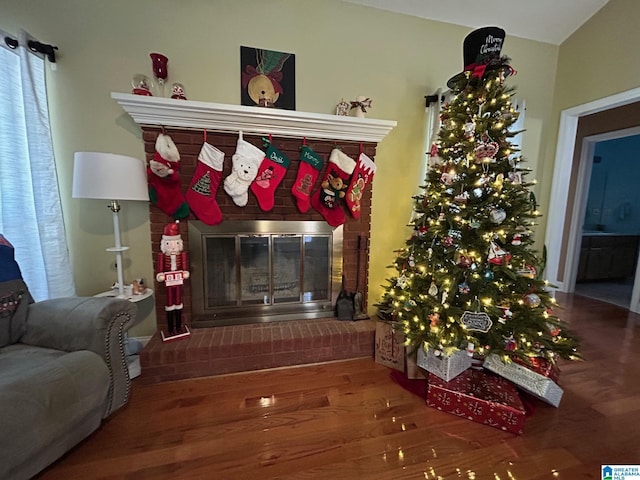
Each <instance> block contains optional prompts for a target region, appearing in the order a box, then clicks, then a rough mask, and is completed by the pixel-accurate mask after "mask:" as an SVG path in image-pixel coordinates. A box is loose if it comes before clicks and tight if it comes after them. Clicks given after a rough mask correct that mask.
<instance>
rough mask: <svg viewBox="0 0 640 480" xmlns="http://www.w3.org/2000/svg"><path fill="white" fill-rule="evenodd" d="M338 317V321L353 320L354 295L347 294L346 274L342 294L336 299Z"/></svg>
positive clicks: (341, 289)
mask: <svg viewBox="0 0 640 480" xmlns="http://www.w3.org/2000/svg"><path fill="white" fill-rule="evenodd" d="M336 317H338V320H353V294H352V293H347V291H346V290H345V288H344V273H343V274H342V286H341V288H340V293H339V294H338V298H337V299H336Z"/></svg>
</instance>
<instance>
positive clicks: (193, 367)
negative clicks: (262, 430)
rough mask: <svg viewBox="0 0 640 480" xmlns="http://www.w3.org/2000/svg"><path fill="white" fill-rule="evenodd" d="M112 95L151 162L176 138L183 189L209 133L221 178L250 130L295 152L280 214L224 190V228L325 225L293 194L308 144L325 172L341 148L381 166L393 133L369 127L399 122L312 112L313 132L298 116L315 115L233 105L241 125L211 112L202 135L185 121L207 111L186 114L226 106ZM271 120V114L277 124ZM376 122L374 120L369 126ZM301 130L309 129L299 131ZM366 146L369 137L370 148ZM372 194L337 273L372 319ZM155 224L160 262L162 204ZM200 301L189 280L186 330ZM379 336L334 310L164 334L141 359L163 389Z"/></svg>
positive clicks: (257, 138)
mask: <svg viewBox="0 0 640 480" xmlns="http://www.w3.org/2000/svg"><path fill="white" fill-rule="evenodd" d="M112 96H113V97H114V98H115V99H116V100H117V101H118V102H119V103H120V104H121V106H123V108H125V110H126V111H127V113H129V114H130V115H131V116H132V118H134V120H135V121H136V123H138V124H140V126H141V128H142V133H143V134H142V139H143V141H144V148H145V153H146V157H147V160H149V159H151V158H152V157H153V154H154V151H155V140H156V137H157V135H158V134H159V133H160V132H162V131H163V130H164V132H165V133H166V134H168V135H170V136H171V138H172V139H173V141H174V142H175V144H176V146H177V147H178V150H179V152H180V156H181V162H180V178H181V182H182V191H183V192H185V191H186V190H187V188H188V186H189V182H190V180H191V178H192V177H193V174H194V171H195V167H196V164H197V157H198V154H199V152H200V149H201V147H202V144H203V141H204V140H205V135H206V141H207V142H208V143H210V144H212V145H214V146H216V147H217V148H219V149H220V150H222V151H223V152H224V153H225V162H224V170H223V174H222V178H223V180H224V178H226V177H227V175H229V173H230V172H231V156H232V155H233V153H234V152H235V147H236V141H237V138H238V130H240V129H242V130H243V136H244V139H245V140H247V141H249V142H251V143H253V144H254V145H256V146H258V147H259V148H262V146H263V142H262V138H263V137H264V136H266V135H268V134H270V133H272V134H273V136H272V140H271V141H272V143H273V145H274V146H275V147H276V148H278V149H279V150H280V151H281V152H283V153H284V154H285V155H287V157H288V158H289V159H290V161H291V164H290V166H289V168H288V169H287V173H286V176H285V178H284V179H283V181H282V182H281V183H280V185H279V186H278V188H277V189H276V192H275V206H274V208H273V209H272V210H271V211H269V212H264V211H262V210H261V209H260V207H259V206H258V203H257V201H256V199H255V197H254V196H253V195H252V193H249V201H248V204H247V205H246V206H244V207H239V206H237V205H236V204H235V203H234V202H233V201H232V199H231V197H229V196H228V195H227V194H226V192H225V191H224V189H223V186H222V184H221V185H220V187H219V188H218V191H217V195H216V200H217V202H218V204H219V206H220V209H221V211H222V214H223V223H225V222H227V223H231V222H236V221H239V222H244V221H253V220H260V221H265V220H266V221H279V222H281V221H295V222H324V218H323V217H322V216H321V215H320V214H319V213H318V212H316V211H315V210H314V209H313V208H311V209H310V210H309V211H308V212H306V213H301V212H299V211H298V209H297V207H296V202H295V200H294V197H293V196H292V194H291V188H292V186H293V183H294V181H295V178H296V174H297V171H298V165H299V151H300V147H301V145H302V143H303V139H304V141H305V142H306V144H307V145H308V146H309V147H310V148H311V149H313V151H315V152H316V153H317V154H319V155H320V156H321V157H322V158H323V159H324V160H325V165H326V163H327V160H328V158H329V154H330V152H331V150H332V149H333V148H335V147H336V146H339V148H340V149H341V150H342V151H343V152H344V153H345V154H347V155H349V156H350V157H351V158H354V159H357V157H358V154H359V153H360V151H363V152H364V153H365V154H367V155H368V156H369V157H370V158H372V159H374V158H375V151H376V146H377V142H378V141H379V139H381V138H382V136H384V133H383V134H382V136H381V134H380V133H379V132H377V131H376V132H374V133H373V134H372V133H371V132H370V131H369V130H371V129H380V128H382V130H383V131H384V132H388V131H389V130H390V129H391V128H392V127H393V125H395V122H384V121H370V120H368V119H364V121H363V119H355V118H345V117H334V116H330V115H317V114H313V115H311V120H310V121H311V126H310V127H309V128H304V127H305V125H304V123H305V121H306V120H305V119H302V120H301V119H300V118H297V117H296V116H300V115H306V114H301V113H300V112H291V113H288V112H284V114H285V116H286V115H293V116H294V118H292V119H284V120H283V119H282V118H280V117H282V115H283V112H272V111H268V112H265V110H270V109H253V108H252V107H236V106H230V108H231V109H232V113H233V118H224V119H221V120H215V121H212V117H211V115H205V116H204V118H202V119H201V120H199V121H198V122H196V123H198V126H200V125H201V126H202V128H194V126H195V125H194V122H193V121H186V120H185V118H187V117H185V115H188V116H189V118H192V117H198V116H199V115H200V113H201V112H200V111H196V112H191V113H185V112H184V110H185V109H186V110H188V109H189V108H195V109H196V110H199V109H201V108H204V109H205V110H208V109H210V108H211V105H213V109H214V110H216V111H218V110H219V109H218V108H217V107H221V106H219V105H216V104H204V103H202V102H191V101H186V102H179V101H178V102H177V101H173V100H169V99H150V98H146V97H137V96H135V95H126V94H112ZM130 103H132V104H134V107H131V105H130ZM196 107H197V108H196ZM149 109H151V111H153V112H154V113H153V115H155V116H156V118H155V120H150V119H149V114H148V111H149ZM176 109H179V113H178V114H176ZM143 110H144V115H146V116H144V118H143V117H142V116H141V115H142V113H140V112H141V111H143ZM155 110H159V111H155ZM238 111H240V114H241V117H242V118H241V119H240V120H237V118H236V117H237V115H236V114H237V112H238ZM210 113H211V112H209V114H210ZM225 115H226V114H225ZM264 115H267V118H266V120H265V118H262V117H264ZM269 115H272V116H273V118H271V117H269ZM219 116H220V115H218V114H217V113H214V114H213V117H216V118H217V117H219ZM223 116H224V115H223ZM178 117H179V118H178ZM305 118H306V117H305ZM247 119H249V120H247ZM256 119H260V123H262V124H264V125H257V126H256V125H253V123H255V121H256ZM283 122H284V123H285V124H286V123H287V122H289V123H290V126H288V127H284V129H283V127H282V124H283ZM335 122H338V125H337V126H335V125H333V124H334V123H335ZM339 122H343V124H342V125H341V124H340V123H339ZM367 122H369V123H368V124H367ZM363 124H364V127H365V128H364V130H362V131H356V132H353V131H351V132H350V130H353V129H354V128H355V129H356V130H358V129H362V125H363ZM210 125H213V127H211V126H210ZM327 125H329V127H327ZM301 127H302V128H303V129H302V130H300V128H301ZM252 128H253V129H255V130H256V131H259V132H260V134H257V133H252V131H251V130H252ZM327 128H329V130H328V131H326V132H325V131H324V130H325V129H327ZM331 129H333V130H331ZM226 130H230V131H226ZM299 130H300V131H299ZM320 130H322V131H320ZM205 131H206V133H205ZM344 132H347V133H346V134H345V133H344ZM278 133H281V135H278ZM316 137H319V138H316ZM358 139H362V141H360V140H358ZM323 173H324V172H321V174H320V177H319V179H318V181H317V184H316V187H315V188H317V187H318V184H319V183H320V179H321V178H322V176H323ZM374 184H375V179H374ZM372 187H373V185H372V186H371V187H369V188H367V189H366V191H365V194H364V196H363V198H362V210H361V215H360V217H359V218H358V219H354V218H352V217H351V216H350V215H349V214H348V213H346V212H345V218H346V221H345V224H344V225H343V227H342V259H341V260H342V262H341V264H342V265H341V271H340V272H333V276H335V275H336V274H338V275H341V274H344V279H345V287H346V290H347V291H349V292H354V291H356V287H358V288H359V290H360V291H361V292H362V293H363V298H362V304H363V305H362V307H363V311H364V312H366V311H367V302H368V298H367V289H366V285H367V282H368V264H369V253H368V248H367V245H368V240H369V236H370V224H371V197H372V190H373V188H372ZM315 188H314V190H315ZM149 219H150V230H151V244H152V252H154V255H155V254H156V253H157V252H159V251H160V250H159V246H160V239H161V236H162V230H163V228H164V226H165V225H166V224H167V223H169V222H172V221H173V219H172V218H170V217H168V216H167V215H165V214H164V213H163V212H162V211H160V210H159V209H158V208H156V207H155V206H153V205H150V207H149ZM195 220H197V219H196V218H195V217H194V216H193V214H190V216H189V217H188V218H186V219H184V220H182V221H181V223H180V233H181V235H182V238H183V240H184V244H185V246H188V245H189V234H190V230H191V232H193V229H189V222H194V221H195ZM359 247H360V248H361V250H359ZM154 265H155V261H154ZM154 291H155V302H156V312H157V323H158V328H159V329H164V328H165V327H166V319H165V315H164V305H165V300H166V297H165V293H164V288H163V286H162V285H158V284H155V285H154ZM192 299H193V295H192V285H191V284H190V282H189V281H187V282H186V283H185V287H184V294H183V300H184V315H183V318H184V322H185V323H186V324H187V325H191V324H192V322H191V319H192V315H193V314H194V310H193V308H192ZM321 317H322V316H321ZM374 330H375V325H374V321H373V320H361V321H356V322H345V321H339V320H337V319H336V318H335V317H333V313H332V312H328V314H327V315H326V316H324V318H313V319H305V318H304V317H302V318H301V319H296V318H291V319H288V320H286V321H274V322H269V323H253V324H241V325H228V324H227V325H221V326H216V327H210V328H195V329H192V335H191V336H190V337H188V338H186V339H183V340H179V341H174V342H169V343H162V341H161V339H160V338H159V335H158V334H156V335H154V336H153V337H152V339H151V341H150V342H149V344H148V345H147V346H146V347H145V349H144V350H143V352H142V354H141V363H142V377H141V378H142V380H143V381H147V382H154V381H163V380H174V379H180V378H189V377H195V376H204V375H214V374H220V373H230V372H234V371H244V370H254V369H262V368H272V367H278V366H285V365H295V364H302V363H314V362H321V361H329V360H338V359H344V358H353V357H359V356H372V355H373V344H374Z"/></svg>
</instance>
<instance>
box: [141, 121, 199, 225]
mask: <svg viewBox="0 0 640 480" xmlns="http://www.w3.org/2000/svg"><path fill="white" fill-rule="evenodd" d="M179 169H180V154H179V153H178V149H177V148H176V145H175V143H173V140H172V139H171V137H170V136H169V135H165V134H162V133H160V134H158V138H157V139H156V153H155V156H154V158H153V160H150V161H149V168H148V169H147V181H148V183H149V199H150V200H151V203H153V204H154V205H156V206H157V207H158V208H159V209H160V210H162V211H163V212H164V213H166V214H167V215H169V216H172V217H173V218H185V217H186V216H187V215H189V205H187V202H186V201H185V199H184V196H183V195H182V190H181V189H180V177H179V175H178V170H179Z"/></svg>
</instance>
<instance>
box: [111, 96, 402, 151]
mask: <svg viewBox="0 0 640 480" xmlns="http://www.w3.org/2000/svg"><path fill="white" fill-rule="evenodd" d="M111 98H113V99H114V100H116V101H117V102H118V103H119V104H120V106H121V107H122V108H123V109H124V110H125V111H126V112H127V113H128V114H129V115H130V116H131V118H133V120H134V121H135V122H136V123H137V124H138V125H157V126H164V127H175V128H196V129H203V130H204V129H207V130H211V131H218V132H239V131H242V132H243V133H250V134H259V135H267V134H272V135H278V136H283V137H296V138H300V137H307V138H315V139H322V140H353V141H358V142H374V143H378V142H380V141H381V140H382V139H383V138H384V137H385V136H386V135H387V134H388V133H389V132H390V131H391V130H392V129H393V128H394V127H395V126H396V125H397V122H395V121H390V120H377V119H371V118H356V117H345V116H339V115H327V114H321V113H307V112H297V111H294V110H277V109H270V108H262V107H247V106H240V105H227V104H221V103H209V102H197V101H193V100H174V99H171V98H160V97H147V96H143V95H133V94H130V93H117V92H112V93H111Z"/></svg>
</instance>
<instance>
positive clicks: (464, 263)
mask: <svg viewBox="0 0 640 480" xmlns="http://www.w3.org/2000/svg"><path fill="white" fill-rule="evenodd" d="M456 264H457V265H458V266H459V267H460V268H471V266H472V265H473V258H472V257H467V256H466V255H459V256H458V261H457V262H456Z"/></svg>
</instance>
